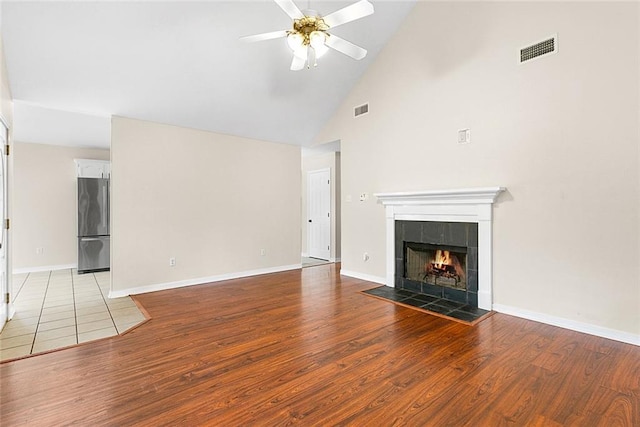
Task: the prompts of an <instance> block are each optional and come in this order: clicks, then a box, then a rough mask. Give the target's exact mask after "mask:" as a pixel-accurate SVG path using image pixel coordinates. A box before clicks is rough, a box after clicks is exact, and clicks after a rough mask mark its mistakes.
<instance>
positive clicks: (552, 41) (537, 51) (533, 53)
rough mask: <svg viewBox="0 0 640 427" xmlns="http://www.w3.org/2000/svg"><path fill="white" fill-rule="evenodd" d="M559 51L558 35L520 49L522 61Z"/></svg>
mask: <svg viewBox="0 0 640 427" xmlns="http://www.w3.org/2000/svg"><path fill="white" fill-rule="evenodd" d="M557 51H558V36H557V35H554V36H551V37H549V38H547V39H545V40H543V41H541V42H538V43H535V44H532V45H530V46H527V47H523V48H522V49H520V63H523V62H527V61H530V60H532V59H535V58H538V57H540V56H543V55H548V54H551V53H556V52H557Z"/></svg>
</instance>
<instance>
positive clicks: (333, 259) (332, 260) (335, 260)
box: [329, 257, 341, 262]
mask: <svg viewBox="0 0 640 427" xmlns="http://www.w3.org/2000/svg"><path fill="white" fill-rule="evenodd" d="M340 261H341V260H340V257H338V258H329V262H340Z"/></svg>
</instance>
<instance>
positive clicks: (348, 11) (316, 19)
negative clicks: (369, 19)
mask: <svg viewBox="0 0 640 427" xmlns="http://www.w3.org/2000/svg"><path fill="white" fill-rule="evenodd" d="M274 1H275V2H276V3H277V5H278V6H280V8H282V10H284V12H285V13H286V14H287V15H289V17H290V18H291V19H293V28H292V29H291V30H281V31H273V32H270V33H264V34H257V35H254V36H246V37H241V38H240V40H242V41H245V42H257V41H263V40H271V39H277V38H281V37H286V38H287V44H288V45H289V47H290V48H291V50H292V51H293V61H291V70H293V71H298V70H302V69H303V68H304V66H305V65H306V66H307V68H310V67H311V65H313V66H314V67H315V66H316V65H318V63H317V59H318V58H320V57H321V56H322V55H324V54H325V53H326V52H327V51H328V50H329V48H332V49H335V50H337V51H338V52H341V53H343V54H345V55H347V56H350V57H351V58H353V59H358V60H360V59H362V58H364V57H365V56H366V55H367V50H366V49H363V48H361V47H360V46H356V45H355V44H353V43H351V42H348V41H346V40H344V39H341V38H340V37H338V36H336V35H334V34H330V33H329V32H328V31H329V29H331V28H335V27H337V26H339V25H342V24H346V23H347V22H351V21H355V20H356V19H360V18H364V17H365V16H368V15H371V14H372V13H373V5H372V4H371V3H370V2H369V1H368V0H360V1H358V2H356V3H353V4H352V5H350V6H347V7H345V8H342V9H340V10H337V11H335V12H333V13H330V14H329V15H327V16H322V15H320V14H319V13H318V12H316V11H315V10H304V11H301V10H300V9H299V8H298V6H296V5H295V3H294V2H293V0H274Z"/></svg>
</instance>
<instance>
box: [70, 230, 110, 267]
mask: <svg viewBox="0 0 640 427" xmlns="http://www.w3.org/2000/svg"><path fill="white" fill-rule="evenodd" d="M109 261H110V260H109V236H100V237H81V238H79V239H78V273H87V272H90V271H100V270H108V269H109Z"/></svg>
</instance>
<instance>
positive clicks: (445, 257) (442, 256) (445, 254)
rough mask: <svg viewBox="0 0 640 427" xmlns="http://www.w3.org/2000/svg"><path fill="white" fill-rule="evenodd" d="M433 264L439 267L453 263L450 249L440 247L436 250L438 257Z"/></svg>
mask: <svg viewBox="0 0 640 427" xmlns="http://www.w3.org/2000/svg"><path fill="white" fill-rule="evenodd" d="M433 264H434V265H435V266H436V267H437V268H442V266H443V265H451V264H452V262H451V255H450V254H449V251H443V250H440V249H438V250H437V251H436V259H435V260H434V261H433Z"/></svg>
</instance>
